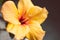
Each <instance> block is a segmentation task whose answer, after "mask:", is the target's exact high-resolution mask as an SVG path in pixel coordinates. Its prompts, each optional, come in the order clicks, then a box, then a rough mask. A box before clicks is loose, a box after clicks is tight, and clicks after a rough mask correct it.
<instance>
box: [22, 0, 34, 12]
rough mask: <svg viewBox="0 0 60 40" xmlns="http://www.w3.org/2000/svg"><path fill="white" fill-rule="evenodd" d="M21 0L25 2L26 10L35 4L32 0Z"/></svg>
mask: <svg viewBox="0 0 60 40" xmlns="http://www.w3.org/2000/svg"><path fill="white" fill-rule="evenodd" d="M21 1H22V2H23V4H24V7H25V10H26V11H27V10H28V9H29V8H31V7H32V6H34V5H33V3H32V1H31V0H21Z"/></svg>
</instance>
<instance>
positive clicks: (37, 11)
mask: <svg viewBox="0 0 60 40" xmlns="http://www.w3.org/2000/svg"><path fill="white" fill-rule="evenodd" d="M28 13H29V14H27V16H28V17H29V18H30V19H31V20H35V21H38V22H39V23H40V24H42V23H43V22H44V21H45V19H46V18H47V15H48V11H47V9H46V8H41V7H38V6H34V7H32V8H31V9H30V10H29V11H28Z"/></svg>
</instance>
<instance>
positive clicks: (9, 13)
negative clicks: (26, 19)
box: [1, 1, 20, 24]
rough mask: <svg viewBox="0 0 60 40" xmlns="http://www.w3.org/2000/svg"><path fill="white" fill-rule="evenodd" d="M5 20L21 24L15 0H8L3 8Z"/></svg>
mask: <svg viewBox="0 0 60 40" xmlns="http://www.w3.org/2000/svg"><path fill="white" fill-rule="evenodd" d="M1 12H2V14H3V18H4V20H6V21H8V22H10V23H13V24H20V23H19V20H18V10H17V8H16V6H15V4H14V2H13V1H6V2H5V3H4V4H3V6H2V9H1Z"/></svg>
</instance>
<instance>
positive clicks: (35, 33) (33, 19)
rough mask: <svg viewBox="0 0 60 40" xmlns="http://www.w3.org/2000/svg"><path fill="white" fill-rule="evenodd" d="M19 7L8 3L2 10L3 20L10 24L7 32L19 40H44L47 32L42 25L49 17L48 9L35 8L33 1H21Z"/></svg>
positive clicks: (10, 2) (11, 2)
mask: <svg viewBox="0 0 60 40" xmlns="http://www.w3.org/2000/svg"><path fill="white" fill-rule="evenodd" d="M17 6H18V7H16V6H15V4H14V2H13V1H6V2H5V3H4V4H3V6H2V9H1V12H2V14H3V18H4V20H5V21H7V22H8V25H7V28H6V30H7V31H8V32H10V33H12V34H14V35H15V38H16V39H17V40H21V39H23V38H24V37H26V38H28V40H43V37H44V35H45V31H44V30H43V29H42V27H41V24H42V23H43V22H44V21H45V19H46V18H47V15H48V11H47V10H46V8H45V7H44V8H41V7H39V6H35V5H34V4H33V3H32V2H31V0H19V2H18V5H17Z"/></svg>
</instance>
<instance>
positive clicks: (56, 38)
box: [0, 0, 60, 40]
mask: <svg viewBox="0 0 60 40" xmlns="http://www.w3.org/2000/svg"><path fill="white" fill-rule="evenodd" d="M15 2H16V3H17V1H15ZM32 2H33V3H34V4H35V5H38V6H41V7H46V8H47V10H48V11H49V15H48V18H47V20H46V21H45V22H44V23H43V24H42V26H43V29H44V30H45V31H46V35H45V37H44V40H60V0H32ZM4 26H5V22H4V21H3V19H2V18H1V15H0V27H1V28H2V27H3V28H4ZM3 28H2V29H3ZM0 33H1V34H0V35H3V34H2V33H4V34H5V33H6V35H7V32H5V31H3V32H1V31H0ZM6 35H3V36H6ZM7 37H8V36H7ZM0 40H4V39H3V38H2V36H0ZM5 40H8V38H7V39H5ZM10 40H11V39H10Z"/></svg>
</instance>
